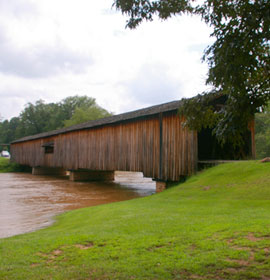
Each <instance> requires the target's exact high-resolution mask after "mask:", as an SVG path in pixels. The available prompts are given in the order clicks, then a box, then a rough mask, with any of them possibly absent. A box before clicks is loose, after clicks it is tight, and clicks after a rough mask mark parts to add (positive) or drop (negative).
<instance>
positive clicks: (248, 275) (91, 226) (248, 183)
mask: <svg viewBox="0 0 270 280" xmlns="http://www.w3.org/2000/svg"><path fill="white" fill-rule="evenodd" d="M269 202H270V163H259V162H255V161H253V162H241V163H231V164H224V165H220V166H216V167H213V168H211V169H208V170H206V171H204V172H202V173H200V174H198V175H196V176H193V177H192V178H190V179H189V180H187V182H186V183H184V184H180V185H178V186H176V187H173V188H171V189H168V190H166V191H165V192H163V193H160V194H156V195H153V196H150V197H146V198H140V199H134V200H131V201H126V202H119V203H112V204H108V205H102V206H96V207H91V208H84V209H80V210H75V211H71V212H68V213H66V214H63V215H60V216H58V217H57V218H56V219H57V222H56V223H55V224H54V225H53V226H51V227H49V228H46V229H43V230H39V231H37V232H34V233H30V234H25V235H21V236H16V237H12V238H8V239H2V240H0V279H16V280H17V279H241V280H242V279H270V203H269Z"/></svg>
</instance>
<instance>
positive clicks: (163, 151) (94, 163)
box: [11, 111, 197, 181]
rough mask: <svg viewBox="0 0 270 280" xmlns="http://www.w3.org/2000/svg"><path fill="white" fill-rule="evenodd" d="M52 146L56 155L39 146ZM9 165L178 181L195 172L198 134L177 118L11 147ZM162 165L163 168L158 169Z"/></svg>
mask: <svg viewBox="0 0 270 280" xmlns="http://www.w3.org/2000/svg"><path fill="white" fill-rule="evenodd" d="M51 141H53V142H54V153H53V154H45V153H44V148H43V147H42V145H43V144H44V143H47V142H51ZM11 153H12V159H13V160H14V161H15V162H17V163H20V164H25V165H30V166H48V167H64V168H65V169H67V170H76V169H89V170H123V171H141V172H143V173H144V175H145V176H147V177H152V178H154V179H159V180H164V181H178V180H179V178H180V176H182V175H189V174H192V173H194V172H195V170H196V167H197V133H196V132H192V131H189V130H188V129H187V128H182V126H181V120H180V119H179V116H177V114H176V112H175V111H174V112H170V113H163V114H162V115H154V116H148V117H144V118H140V119H134V120H129V121H125V122H122V123H117V124H112V125H104V126H101V127H96V128H91V129H85V130H79V131H72V132H68V133H65V134H59V135H56V136H53V137H47V138H41V139H36V140H31V141H26V142H20V143H14V144H12V146H11ZM160 164H161V165H160Z"/></svg>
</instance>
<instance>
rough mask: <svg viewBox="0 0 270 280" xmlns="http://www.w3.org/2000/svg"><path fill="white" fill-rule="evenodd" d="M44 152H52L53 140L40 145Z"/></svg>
mask: <svg viewBox="0 0 270 280" xmlns="http://www.w3.org/2000/svg"><path fill="white" fill-rule="evenodd" d="M42 147H43V148H44V152H45V154H53V152H54V142H47V143H44V144H43V145H42Z"/></svg>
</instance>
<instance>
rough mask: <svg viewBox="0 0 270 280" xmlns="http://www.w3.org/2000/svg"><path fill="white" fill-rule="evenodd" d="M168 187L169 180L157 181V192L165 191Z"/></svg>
mask: <svg viewBox="0 0 270 280" xmlns="http://www.w3.org/2000/svg"><path fill="white" fill-rule="evenodd" d="M166 188H167V182H163V181H156V192H157V193H159V192H163V191H164V190H166Z"/></svg>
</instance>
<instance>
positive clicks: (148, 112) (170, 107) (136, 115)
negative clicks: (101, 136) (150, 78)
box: [12, 100, 182, 143]
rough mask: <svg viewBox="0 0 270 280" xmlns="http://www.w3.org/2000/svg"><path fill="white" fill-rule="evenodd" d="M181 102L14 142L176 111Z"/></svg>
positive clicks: (173, 102) (77, 125)
mask: <svg viewBox="0 0 270 280" xmlns="http://www.w3.org/2000/svg"><path fill="white" fill-rule="evenodd" d="M181 103H182V101H181V100H177V101H172V102H168V103H164V104H160V105H155V106H151V107H147V108H144V109H140V110H136V111H132V112H127V113H123V114H119V115H114V116H110V117H106V118H103V119H98V120H93V121H89V122H85V123H80V124H76V125H73V126H69V127H65V128H61V129H57V130H53V131H49V132H43V133H39V134H36V135H32V136H26V137H23V138H20V139H18V140H15V141H13V142H12V143H19V142H25V141H30V140H35V139H39V138H45V137H50V136H55V135H58V134H64V133H68V132H72V131H76V130H84V129H89V128H93V127H98V126H103V125H109V124H114V123H119V122H122V121H127V120H132V119H136V118H140V117H144V116H150V115H155V114H159V113H163V112H169V111H174V110H178V108H179V107H180V106H181Z"/></svg>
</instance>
